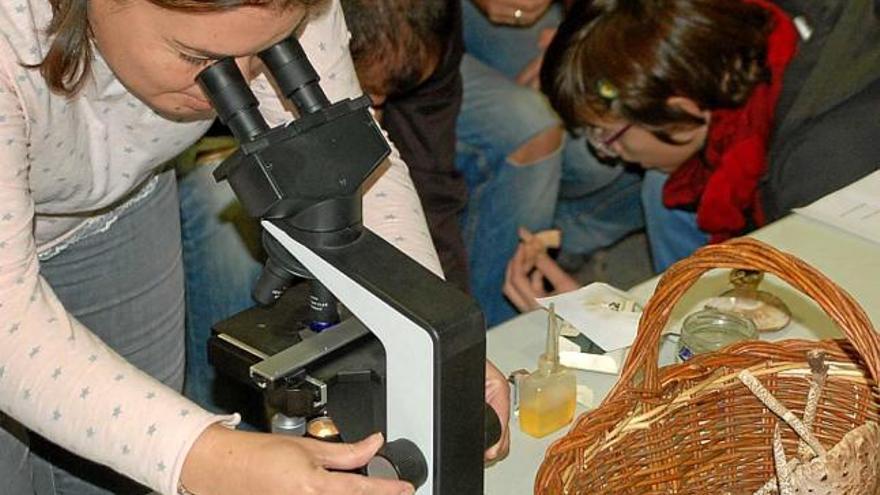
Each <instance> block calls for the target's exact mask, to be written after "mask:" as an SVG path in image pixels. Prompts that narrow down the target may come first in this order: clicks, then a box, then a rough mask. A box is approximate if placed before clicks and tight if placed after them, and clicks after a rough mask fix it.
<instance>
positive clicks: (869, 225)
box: [794, 171, 880, 244]
mask: <svg viewBox="0 0 880 495" xmlns="http://www.w3.org/2000/svg"><path fill="white" fill-rule="evenodd" d="M878 190H880V171H877V172H874V173H872V174H870V175H868V176H867V177H864V178H862V179H860V180H858V181H856V182H853V183H852V184H850V185H848V186H846V187H844V188H843V189H840V190H838V191H835V192H833V193H831V194H829V195H827V196H825V197H824V198H821V199H819V200H816V201H815V202H813V203H812V204H810V205H808V206H805V207H803V208H798V209H796V210H794V211H795V213H797V214H799V215H803V216H805V217H808V218H812V219H813V220H818V221H820V222H822V223H825V224H827V225H830V226H832V227H836V228H838V229H842V230H845V231H847V232H849V233H851V234H855V235H857V236H859V237H863V238H865V239H868V240H869V241H871V242H875V243H877V244H880V196H878V195H877V191H878Z"/></svg>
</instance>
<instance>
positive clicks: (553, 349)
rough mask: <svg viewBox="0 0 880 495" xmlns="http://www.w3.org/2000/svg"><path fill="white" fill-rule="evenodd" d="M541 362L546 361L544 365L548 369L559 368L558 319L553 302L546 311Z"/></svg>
mask: <svg viewBox="0 0 880 495" xmlns="http://www.w3.org/2000/svg"><path fill="white" fill-rule="evenodd" d="M541 362H542V363H546V366H548V367H549V370H548V371H554V370H556V369H557V368H559V321H558V320H557V319H556V305H555V304H554V303H550V308H549V310H548V312H547V344H546V346H545V348H544V355H543V356H541ZM540 367H541V366H540V365H539V368H540Z"/></svg>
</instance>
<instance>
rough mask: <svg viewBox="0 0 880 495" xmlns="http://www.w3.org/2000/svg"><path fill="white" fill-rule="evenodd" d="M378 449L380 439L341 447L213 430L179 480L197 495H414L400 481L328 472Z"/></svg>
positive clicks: (353, 464)
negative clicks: (257, 494)
mask: <svg viewBox="0 0 880 495" xmlns="http://www.w3.org/2000/svg"><path fill="white" fill-rule="evenodd" d="M382 444H383V439H382V436H381V435H379V434H375V435H372V436H370V437H368V438H366V439H364V440H362V441H360V442H358V443H353V444H345V443H330V442H322V441H319V440H312V439H308V438H297V437H291V436H284V435H269V434H265V433H250V432H242V431H235V430H229V429H227V428H224V427H222V426H219V425H213V426H210V427H208V428H207V429H206V430H205V431H204V432H203V433H202V435H201V436H199V438H198V440H196V443H195V444H194V445H193V447H192V449H190V452H189V454H188V455H187V457H186V460H185V461H184V465H183V471H182V473H181V477H180V479H181V483H182V484H183V486H184V487H186V489H187V490H189V491H190V492H192V493H194V494H196V495H253V494H255V493H259V494H260V495H276V494H277V495H290V494H292V493H296V494H317V493H321V494H328V495H331V494H339V495H367V494H369V495H374V494H375V495H403V494H411V493H413V487H412V485H410V484H408V483H405V482H402V481H392V480H384V479H375V478H367V477H365V476H360V475H356V474H351V473H342V472H332V471H329V470H330V469H338V470H350V469H355V468H358V467H361V466H363V465H364V464H366V463H367V462H368V461H369V460H370V459H371V458H372V457H373V455H374V454H375V453H376V451H377V450H379V448H380V447H381V446H382Z"/></svg>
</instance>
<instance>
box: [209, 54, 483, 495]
mask: <svg viewBox="0 0 880 495" xmlns="http://www.w3.org/2000/svg"><path fill="white" fill-rule="evenodd" d="M259 56H260V58H261V59H262V61H263V62H264V64H265V66H266V68H267V71H268V72H269V74H270V75H271V77H272V78H273V79H274V82H275V84H276V86H277V88H278V89H279V90H280V93H281V94H282V95H283V97H284V98H285V99H286V100H287V103H291V104H293V106H294V107H295V108H296V110H297V113H298V115H299V118H298V119H296V120H294V121H292V122H290V123H288V124H286V125H281V126H278V127H274V128H269V126H268V125H267V123H266V122H265V120H264V119H263V117H262V115H261V114H260V112H259V109H258V102H257V100H256V98H255V96H254V95H253V93H252V92H251V90H250V88H249V87H248V85H247V83H246V81H245V80H244V78H243V76H242V74H241V72H240V71H239V69H238V67H237V65H236V63H235V62H234V60H233V59H231V58H230V59H223V60H220V61H218V62H217V63H215V64H213V65H212V66H210V67H208V68H207V69H205V70H204V71H202V72H201V73H200V74H199V75H198V76H197V80H198V82H199V84H200V86H201V87H202V89H203V90H204V92H205V94H206V95H207V96H208V98H209V99H210V101H211V103H212V104H213V106H214V107H215V109H216V111H217V114H218V117H219V118H220V120H221V122H223V123H224V124H226V125H227V126H228V127H229V128H230V130H231V131H232V133H233V135H234V136H235V137H236V138H237V139H238V141H239V143H240V147H239V149H238V150H237V151H236V152H235V153H234V154H233V155H231V156H230V157H229V158H227V159H226V160H225V161H224V162H223V163H222V164H221V165H220V166H219V167H218V168H217V170H215V172H214V176H215V178H216V179H217V180H218V181H220V180H226V181H228V183H229V184H230V186H231V187H232V189H233V191H234V192H235V194H236V195H237V197H238V199H239V201H240V202H241V204H242V206H243V207H244V209H245V210H246V211H247V213H248V214H249V215H250V216H252V217H254V218H257V219H260V221H261V225H262V227H263V245H264V248H265V251H266V254H267V257H268V258H267V261H266V265H265V268H264V270H263V273H262V275H261V277H260V279H259V281H258V282H257V284H256V287H255V288H254V293H253V294H254V298H255V299H256V301H257V302H258V303H259V304H260V307H256V308H252V309H251V310H247V311H245V312H243V313H241V314H239V315H235V316H233V317H232V318H230V319H229V320H226V321H224V322H220V323H219V324H217V325H216V326H215V329H214V335H213V336H212V338H211V341H210V343H209V356H210V359H211V362H212V363H213V364H214V366H215V367H216V368H217V370H218V372H219V373H223V374H226V375H229V376H233V377H237V378H239V379H240V380H242V381H247V382H249V383H251V384H252V385H254V386H256V387H257V388H259V389H261V390H262V391H263V392H264V394H265V396H266V397H267V402H268V403H269V405H270V406H271V407H272V408H274V409H275V410H277V411H279V413H278V414H276V415H275V417H274V418H273V430H275V431H299V432H302V426H303V420H304V419H305V418H306V417H308V416H312V415H314V414H317V413H321V412H322V411H328V410H329V412H330V414H331V417H332V418H333V420H334V422H335V423H336V426H337V428H338V431H339V433H340V434H341V437H342V439H343V440H345V441H355V440H359V439H360V438H363V437H364V436H366V434H368V433H370V432H372V431H376V430H379V431H383V432H384V433H385V438H386V440H387V443H386V445H385V446H384V447H383V449H382V450H380V452H379V455H377V457H376V458H374V459H373V461H371V462H370V464H369V465H368V466H367V467H366V473H365V474H367V475H369V476H384V477H395V478H399V479H404V480H407V481H410V482H411V483H413V485H414V486H415V487H416V493H418V494H422V495H427V494H444V495H452V494H455V495H468V494H475V495H476V494H482V493H483V452H484V450H485V448H486V446H488V445H492V444H494V443H495V441H496V440H497V438H498V436H499V434H500V424H499V423H498V419H497V416H495V414H494V412H493V411H492V410H491V408H488V407H487V405H486V403H485V400H484V390H483V388H484V381H485V378H484V377H485V357H486V356H485V346H486V341H485V324H484V320H483V317H482V314H481V312H480V311H479V309H478V307H477V305H476V303H475V302H474V301H473V300H472V299H471V298H470V297H468V296H466V295H465V294H463V293H461V292H460V291H458V290H457V289H455V288H454V287H453V286H452V285H451V284H448V283H446V282H444V281H443V280H441V279H440V278H438V277H437V276H435V275H434V274H432V273H431V272H429V271H428V270H426V269H425V268H423V267H422V266H421V265H419V264H418V263H416V262H415V261H413V260H412V259H410V258H409V257H408V256H406V255H405V254H403V253H401V252H400V251H399V250H397V249H396V248H395V247H393V246H392V245H390V244H389V243H387V242H385V241H384V240H383V239H381V238H380V237H378V236H377V235H376V234H374V233H373V232H371V231H370V230H369V229H367V228H365V227H364V226H363V224H362V194H363V188H364V181H365V180H367V179H368V178H369V177H370V176H371V174H373V173H374V172H375V171H376V170H377V167H379V165H380V164H381V163H382V161H383V160H384V159H385V158H386V157H387V156H388V154H389V152H390V149H389V147H388V144H387V142H386V141H385V138H384V137H383V135H382V133H381V131H380V129H379V128H378V126H377V125H376V123H375V121H374V119H373V117H372V115H371V114H370V113H369V110H368V108H369V106H370V101H369V99H368V98H367V97H366V96H361V97H359V98H357V99H354V100H351V99H345V100H342V101H339V102H335V103H332V104H331V103H330V102H329V101H328V99H327V97H326V96H325V95H324V93H323V91H322V90H321V88H320V86H319V85H318V81H319V78H318V75H317V73H316V72H315V70H314V69H313V68H312V66H311V64H310V63H309V61H308V59H307V57H306V55H305V52H304V51H303V49H302V47H301V46H300V44H299V42H298V40H297V39H296V38H295V37H290V38H288V39H286V40H284V41H282V42H279V43H277V44H276V45H273V46H272V47H270V48H268V49H267V50H265V51H263V52H261V53H260V54H259ZM301 278H305V279H310V282H309V283H307V284H305V285H303V284H300V285H296V286H295V290H294V289H292V290H290V291H287V293H286V292H285V291H286V289H287V288H288V287H289V286H290V285H291V284H292V283H293V282H294V281H295V280H297V279H301ZM302 287H306V288H307V289H308V294H303V293H302V291H301V290H299V289H300V288H302ZM304 296H307V298H308V301H309V309H308V310H306V311H305V312H303V311H301V308H302V304H298V303H297V301H299V300H301V299H300V298H301V297H304ZM340 315H341V316H342V318H340ZM306 326H309V327H311V328H310V329H307V328H304V327H306Z"/></svg>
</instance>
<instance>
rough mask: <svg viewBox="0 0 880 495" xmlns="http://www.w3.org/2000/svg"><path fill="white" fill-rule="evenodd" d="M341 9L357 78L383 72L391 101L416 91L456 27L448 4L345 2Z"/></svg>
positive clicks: (434, 0) (428, 0)
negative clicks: (373, 70) (393, 96)
mask: <svg viewBox="0 0 880 495" xmlns="http://www.w3.org/2000/svg"><path fill="white" fill-rule="evenodd" d="M342 9H343V11H344V12H345V20H346V23H347V24H348V29H349V30H350V31H351V35H352V36H351V44H350V48H351V56H352V58H353V59H354V63H355V67H356V68H357V72H358V75H359V76H361V75H362V74H363V73H365V72H369V68H370V67H371V66H381V67H382V68H383V70H385V72H383V73H382V74H381V75H382V77H383V79H384V81H383V85H384V88H383V89H384V92H385V94H388V95H390V94H400V93H404V92H406V91H408V90H410V89H412V88H413V87H415V86H416V85H418V84H419V83H420V82H421V79H422V78H423V76H424V74H425V68H426V67H431V66H435V65H436V64H438V63H439V62H440V60H441V59H442V57H443V55H444V54H445V52H446V47H447V44H448V42H449V36H450V33H451V31H452V26H453V22H454V19H453V18H452V11H451V9H450V6H449V0H342ZM362 82H363V81H362Z"/></svg>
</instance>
